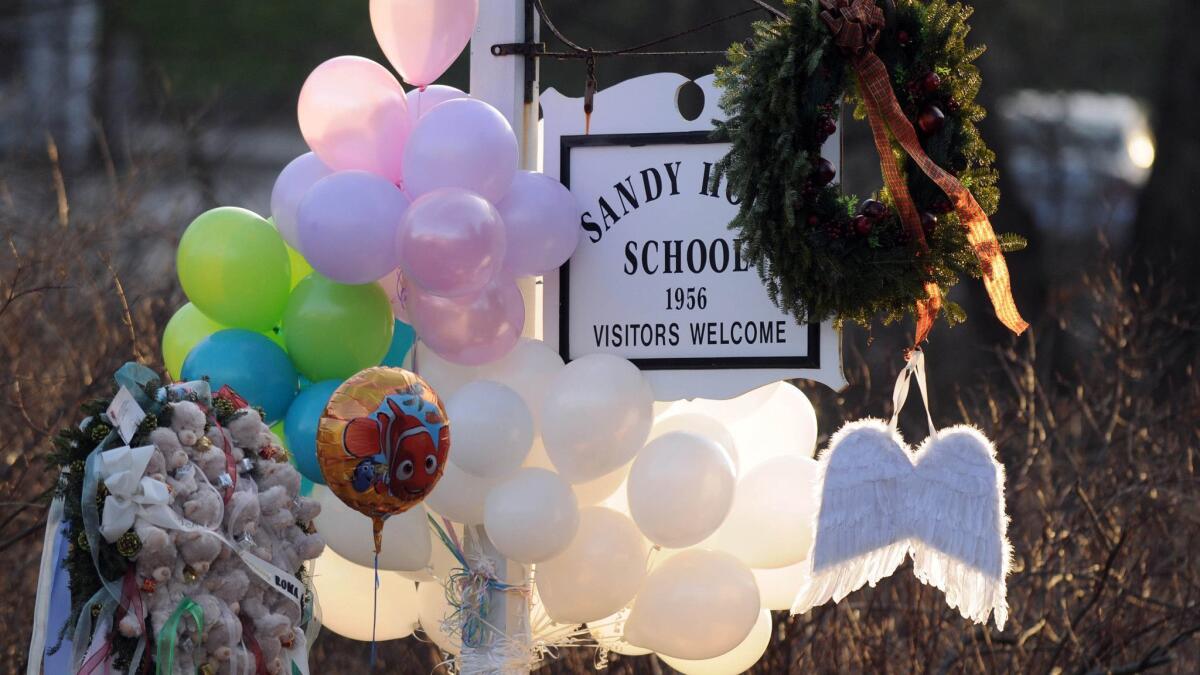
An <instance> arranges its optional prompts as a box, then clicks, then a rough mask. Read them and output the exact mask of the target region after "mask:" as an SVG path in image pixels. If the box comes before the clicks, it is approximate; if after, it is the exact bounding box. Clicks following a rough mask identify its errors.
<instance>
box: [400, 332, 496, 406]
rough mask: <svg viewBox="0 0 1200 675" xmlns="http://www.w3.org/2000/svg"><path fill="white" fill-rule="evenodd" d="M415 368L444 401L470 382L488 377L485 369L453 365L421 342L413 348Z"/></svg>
mask: <svg viewBox="0 0 1200 675" xmlns="http://www.w3.org/2000/svg"><path fill="white" fill-rule="evenodd" d="M413 367H414V369H415V370H416V373H417V374H418V375H420V376H421V378H422V379H424V380H425V381H426V382H428V383H429V386H431V387H433V390H434V391H436V392H437V395H438V396H439V397H440V398H441V399H442V400H443V401H446V400H449V398H450V397H451V396H453V395H454V394H455V392H457V391H458V390H459V389H461V388H463V387H464V386H465V385H466V384H467V383H468V382H470V381H472V380H477V379H480V378H482V377H484V376H486V371H485V369H484V368H477V367H474V366H462V365H459V364H457V363H451V362H449V361H447V360H446V359H443V358H442V357H440V356H438V355H437V352H435V351H433V350H432V349H430V348H429V347H427V346H426V345H425V343H424V342H421V341H420V340H418V341H417V345H416V347H414V348H413Z"/></svg>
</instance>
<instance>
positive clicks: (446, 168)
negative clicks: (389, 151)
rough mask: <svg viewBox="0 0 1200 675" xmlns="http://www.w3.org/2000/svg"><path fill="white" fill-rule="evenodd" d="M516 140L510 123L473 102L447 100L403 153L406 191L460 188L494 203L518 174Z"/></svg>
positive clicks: (416, 194) (418, 129)
mask: <svg viewBox="0 0 1200 675" xmlns="http://www.w3.org/2000/svg"><path fill="white" fill-rule="evenodd" d="M518 159H519V152H518V149H517V137H516V135H515V134H513V130H512V127H511V126H509V124H508V120H506V119H504V115H502V114H500V111H499V110H496V109H495V108H493V107H492V106H490V105H488V104H487V103H484V102H483V101H480V100H478V99H473V98H460V99H455V100H453V101H446V102H445V103H442V104H441V105H438V106H437V107H435V108H434V109H433V110H430V111H429V112H428V113H427V114H426V115H425V116H424V117H422V118H421V121H420V122H419V123H417V126H416V128H415V129H413V133H412V136H411V137H409V139H408V145H406V146H405V148H404V189H405V190H407V191H408V193H409V194H410V195H412V196H413V197H419V196H421V195H423V194H425V193H427V192H432V191H434V190H437V189H438V188H444V187H458V188H463V189H466V190H470V191H472V192H476V193H479V194H480V195H483V197H484V198H485V199H487V200H488V201H490V202H491V203H493V204H495V203H497V202H499V201H500V200H501V199H503V198H504V195H506V194H508V190H509V188H510V187H512V181H513V176H515V175H516V173H517V161H518Z"/></svg>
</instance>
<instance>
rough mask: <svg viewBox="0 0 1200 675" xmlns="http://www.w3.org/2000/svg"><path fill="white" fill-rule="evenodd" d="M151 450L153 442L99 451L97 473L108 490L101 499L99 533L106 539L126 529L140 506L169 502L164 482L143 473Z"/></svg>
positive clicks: (110, 538)
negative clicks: (134, 446)
mask: <svg viewBox="0 0 1200 675" xmlns="http://www.w3.org/2000/svg"><path fill="white" fill-rule="evenodd" d="M153 454H154V446H153V445H145V446H142V447H140V448H131V447H129V446H124V447H120V448H116V449H114V450H106V451H105V452H102V453H100V467H99V477H100V480H101V481H103V482H104V486H105V487H107V488H108V493H109V494H108V497H106V498H105V499H104V513H103V515H102V520H101V523H100V533H101V534H102V535H104V539H105V540H107V541H108V542H109V543H113V542H116V541H117V540H118V539H120V538H121V535H123V534H125V533H126V532H128V531H129V528H131V527H133V523H134V520H135V519H136V517H137V515H138V514H139V513H141V512H142V511H143V510H148V509H152V508H154V507H166V506H167V505H168V504H170V503H171V493H170V491H169V490H168V489H167V484H166V483H164V482H162V481H160V480H158V479H155V478H151V477H149V476H146V475H144V474H145V473H146V466H147V465H148V464H149V463H150V457H151V455H153Z"/></svg>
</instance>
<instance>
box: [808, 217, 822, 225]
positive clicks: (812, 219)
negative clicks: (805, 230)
mask: <svg viewBox="0 0 1200 675" xmlns="http://www.w3.org/2000/svg"><path fill="white" fill-rule="evenodd" d="M820 224H821V219H820V218H818V217H817V216H816V215H811V216H809V217H808V226H809V227H812V228H815V227H816V226H817V225H820Z"/></svg>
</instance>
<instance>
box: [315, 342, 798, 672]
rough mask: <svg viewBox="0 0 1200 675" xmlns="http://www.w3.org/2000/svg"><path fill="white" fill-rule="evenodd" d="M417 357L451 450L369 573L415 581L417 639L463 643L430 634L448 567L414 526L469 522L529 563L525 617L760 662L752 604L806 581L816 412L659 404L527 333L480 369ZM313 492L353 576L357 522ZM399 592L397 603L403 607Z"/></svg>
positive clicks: (361, 521)
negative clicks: (441, 408) (530, 613)
mask: <svg viewBox="0 0 1200 675" xmlns="http://www.w3.org/2000/svg"><path fill="white" fill-rule="evenodd" d="M418 352H419V353H418V358H417V360H418V362H419V363H420V365H421V373H422V377H424V378H425V379H426V380H427V381H428V382H429V383H430V384H431V386H433V387H435V388H436V389H437V390H438V391H439V392H440V393H441V394H442V395H443V396H444V398H445V401H446V410H447V414H448V416H449V418H450V419H451V420H452V422H453V425H454V429H453V447H452V449H451V452H450V455H449V461H448V462H447V463H446V467H445V473H444V475H443V477H442V480H441V482H440V483H438V485H437V486H436V487H435V488H434V489H433V490H432V491H431V492H430V494H429V496H428V498H427V499H426V500H425V502H424V504H423V505H421V506H419V507H417V508H414V509H412V510H410V511H408V512H406V513H403V514H399V515H397V516H394V517H392V518H390V519H388V521H387V525H386V526H385V536H384V544H383V553H382V555H381V558H380V567H381V569H389V570H393V571H397V572H398V573H399V574H401V575H404V576H406V577H408V578H410V579H412V580H414V581H417V582H419V587H418V588H417V592H416V598H417V599H416V614H417V615H418V619H419V622H420V625H421V627H422V628H423V629H424V630H425V631H426V633H428V634H429V636H430V637H431V639H433V640H434V641H435V642H437V643H438V644H439V646H441V647H442V648H443V649H445V650H447V651H451V652H456V651H457V650H458V649H460V648H461V645H460V643H459V642H457V640H458V636H456V635H455V634H454V633H453V631H449V632H447V631H446V630H444V628H445V626H443V620H444V619H446V617H448V616H451V615H453V613H454V612H455V610H456V608H453V607H450V606H449V605H448V604H447V601H446V594H445V592H444V590H443V588H442V587H441V584H444V583H445V582H446V580H447V579H449V578H450V577H451V576H452V575H453V572H452V570H453V569H454V568H456V567H459V566H460V565H459V563H458V562H457V561H455V560H454V558H453V557H451V556H450V555H449V554H448V553H447V552H446V550H445V547H444V546H443V545H442V543H441V542H440V541H438V540H437V539H436V538H434V539H433V540H432V543H431V536H430V531H429V528H428V527H427V526H426V524H425V520H426V518H427V515H433V516H434V517H435V518H436V519H437V520H439V521H440V520H441V519H442V518H445V519H446V520H449V521H451V522H453V523H455V527H456V528H457V530H458V531H460V532H461V528H462V527H463V526H475V525H483V526H484V528H485V530H486V532H487V534H488V537H489V539H490V540H491V542H492V544H493V545H494V546H495V547H496V549H497V550H498V551H499V552H500V553H501V554H502V555H503V556H505V557H506V558H508V559H511V560H515V561H519V562H522V563H526V564H532V565H533V566H534V571H533V578H534V582H535V589H534V590H535V591H536V593H535V596H536V597H537V599H538V600H537V605H538V606H537V607H535V608H534V612H535V614H536V613H544V614H545V616H546V617H547V621H549V622H553V623H554V624H556V625H560V627H561V625H566V626H578V625H580V624H586V625H587V630H588V631H590V633H591V636H592V639H593V640H595V641H596V642H598V643H599V644H600V645H601V646H602V647H603V648H605V649H608V650H611V651H617V652H620V653H623V654H648V653H651V652H656V653H658V654H659V655H660V656H662V658H663V659H664V660H667V661H668V662H669V663H670V664H671V666H672V667H674V668H676V669H677V670H680V671H681V672H684V673H723V672H729V673H733V672H741V671H742V670H744V669H745V668H748V667H749V666H750V665H752V664H753V663H754V662H755V661H757V660H758V658H759V657H760V656H761V654H762V652H763V651H764V650H765V648H766V645H767V642H768V639H769V636H770V626H771V623H770V616H769V611H768V610H771V609H787V608H788V607H790V606H791V602H792V600H793V599H794V597H795V595H796V593H797V591H798V590H799V589H800V587H801V585H802V584H803V582H804V580H805V576H804V571H803V568H804V565H803V561H804V558H805V557H806V555H807V551H808V548H809V544H810V542H811V536H812V535H811V531H810V523H811V520H812V518H813V515H814V512H815V508H816V504H817V495H816V494H815V493H814V492H812V491H811V490H809V489H806V488H805V486H807V485H809V484H811V482H812V480H813V478H814V475H815V472H816V462H815V461H814V460H813V459H812V454H813V451H814V447H815V444H816V416H815V413H814V411H813V408H812V406H811V404H809V402H808V400H807V398H805V396H804V395H803V394H802V393H801V392H800V391H799V390H798V389H796V388H795V387H794V386H792V385H790V384H787V383H778V384H773V385H769V386H767V387H763V388H761V389H758V390H755V391H752V392H750V393H748V394H745V395H743V396H741V397H738V398H735V399H731V400H728V401H708V400H693V401H680V402H677V403H674V404H665V403H656V402H655V401H654V400H653V399H654V397H653V394H652V392H651V389H650V387H649V385H648V383H647V382H646V380H645V379H644V378H643V376H642V375H641V373H640V372H639V371H638V369H637V368H636V367H635V366H634V365H633V364H631V363H629V362H628V361H625V360H623V359H620V358H617V357H614V356H608V355H592V356H586V357H583V358H581V359H578V360H576V361H573V362H571V363H569V364H567V365H564V364H563V362H562V359H561V358H560V357H559V356H558V354H557V353H555V352H554V351H553V350H552V349H550V348H549V347H547V346H546V345H545V344H543V343H542V342H539V341H537V340H532V339H528V338H523V339H521V340H520V342H519V344H518V345H517V346H516V348H515V349H514V350H513V351H512V352H511V353H510V354H509V355H508V356H506V357H505V358H503V359H501V360H499V361H497V362H495V363H492V364H489V365H486V366H484V367H463V366H461V365H458V364H454V363H451V362H449V361H447V360H445V359H442V358H439V357H438V356H437V355H436V354H434V353H432V352H431V351H430V350H427V349H425V348H424V346H423V345H419V346H418ZM314 498H316V499H318V500H320V501H322V503H323V504H324V505H325V508H324V510H323V511H322V513H321V516H320V518H319V521H318V523H317V525H318V528H319V529H320V531H321V532H322V533H325V534H326V537H327V542H328V545H329V547H330V548H331V549H332V550H333V551H334V552H335V553H336V554H337V555H339V556H341V558H342V559H344V560H348V561H350V562H351V563H352V564H355V565H358V566H361V567H360V570H359V573H360V574H369V572H370V570H369V566H370V565H371V564H372V563H373V555H374V552H373V550H372V548H371V545H370V540H371V538H370V536H368V533H369V532H370V531H371V526H370V522H369V520H368V519H366V518H364V517H362V516H361V515H359V514H357V513H355V512H354V511H352V510H350V509H349V508H346V507H341V506H338V504H337V500H336V498H333V497H332V495H330V493H329V492H328V491H326V490H324V489H322V488H318V490H317V491H316V492H314ZM764 533H770V536H766V535H765V534H764ZM318 584H319V580H318ZM697 589H702V591H699V592H698V591H697ZM411 590H412V589H411V588H410V587H405V590H404V591H402V592H397V594H396V596H395V598H394V601H395V603H396V604H400V603H405V602H412V600H411V598H412V597H413V595H412V593H411ZM332 629H333V630H335V631H339V628H338V627H332ZM406 630H407V628H406ZM347 631H348V633H350V634H353V633H356V632H357V633H358V634H361V632H360V631H361V627H360V626H356V627H348V628H347Z"/></svg>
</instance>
